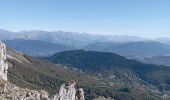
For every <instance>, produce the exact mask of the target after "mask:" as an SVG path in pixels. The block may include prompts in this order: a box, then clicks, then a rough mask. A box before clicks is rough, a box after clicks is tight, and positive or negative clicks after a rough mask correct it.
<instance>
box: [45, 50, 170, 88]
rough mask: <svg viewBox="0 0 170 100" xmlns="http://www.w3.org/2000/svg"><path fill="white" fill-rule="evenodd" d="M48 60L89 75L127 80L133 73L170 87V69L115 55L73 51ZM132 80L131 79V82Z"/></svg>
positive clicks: (146, 79) (146, 80) (57, 54)
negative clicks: (114, 76) (112, 76)
mask: <svg viewBox="0 0 170 100" xmlns="http://www.w3.org/2000/svg"><path fill="white" fill-rule="evenodd" d="M46 59H47V60H48V61H50V62H52V63H56V64H64V65H66V66H69V67H72V68H73V69H74V68H77V69H81V70H83V71H85V72H88V73H93V74H94V73H95V74H99V73H100V74H104V75H106V76H110V75H116V77H119V78H123V79H124V78H125V79H126V80H127V79H128V78H129V77H128V78H127V75H128V74H130V73H131V74H132V75H133V74H134V75H135V76H136V77H137V78H140V79H142V80H144V81H145V82H149V83H151V84H154V85H157V86H159V85H161V84H168V85H169V80H170V74H169V71H170V68H169V67H166V66H158V65H151V64H144V63H141V62H138V61H135V60H130V59H126V58H125V57H122V56H119V55H117V54H113V53H107V52H96V51H84V50H73V51H65V52H60V53H56V54H55V55H53V56H51V57H49V58H46ZM132 79H133V78H129V80H132Z"/></svg>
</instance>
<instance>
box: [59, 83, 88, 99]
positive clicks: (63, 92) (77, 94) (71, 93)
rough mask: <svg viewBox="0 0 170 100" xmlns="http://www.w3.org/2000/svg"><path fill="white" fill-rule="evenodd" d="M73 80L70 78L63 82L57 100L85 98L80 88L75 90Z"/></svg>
mask: <svg viewBox="0 0 170 100" xmlns="http://www.w3.org/2000/svg"><path fill="white" fill-rule="evenodd" d="M75 85H76V83H75V81H74V80H71V81H70V82H69V83H67V84H63V85H62V86H61V87H60V90H59V100H85V99H84V91H83V89H82V88H80V89H78V90H77V91H76V89H75Z"/></svg>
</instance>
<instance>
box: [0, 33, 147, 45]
mask: <svg viewBox="0 0 170 100" xmlns="http://www.w3.org/2000/svg"><path fill="white" fill-rule="evenodd" d="M0 36H1V37H0V39H1V40H13V39H27V40H41V41H47V42H51V43H62V44H65V45H67V46H71V47H76V48H82V47H84V46H86V45H88V44H92V43H95V42H121V43H122V42H123V43H124V42H132V41H141V40H145V39H143V38H139V37H136V36H107V35H94V34H88V33H75V32H64V31H57V32H47V31H37V30H36V31H22V32H10V31H6V30H0Z"/></svg>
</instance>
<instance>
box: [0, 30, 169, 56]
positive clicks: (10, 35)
mask: <svg viewBox="0 0 170 100" xmlns="http://www.w3.org/2000/svg"><path fill="white" fill-rule="evenodd" d="M0 39H1V40H3V41H4V42H5V43H6V44H7V45H8V46H9V47H11V48H14V49H16V50H18V51H20V52H22V53H24V54H27V55H30V56H50V55H53V54H55V53H57V52H62V51H67V50H76V49H85V50H91V51H102V52H112V53H116V54H119V55H121V56H125V57H128V58H134V57H144V58H146V57H152V56H168V55H170V45H169V42H168V40H170V39H168V38H166V39H157V40H155V41H150V40H146V39H143V38H139V37H134V36H107V35H106V36H105V35H94V34H87V33H74V32H64V31H58V32H47V31H22V32H10V31H6V30H0ZM157 41H158V42H157ZM165 41H166V42H165Z"/></svg>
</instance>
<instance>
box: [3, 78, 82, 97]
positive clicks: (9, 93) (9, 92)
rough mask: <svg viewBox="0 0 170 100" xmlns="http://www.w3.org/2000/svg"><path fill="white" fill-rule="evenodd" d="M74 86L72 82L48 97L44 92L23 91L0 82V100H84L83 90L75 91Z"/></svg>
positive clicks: (12, 85) (7, 83)
mask: <svg viewBox="0 0 170 100" xmlns="http://www.w3.org/2000/svg"><path fill="white" fill-rule="evenodd" d="M74 86H75V82H74V81H73V80H72V81H70V82H69V83H67V84H63V85H62V86H61V88H60V90H59V94H56V95H54V96H52V97H49V94H48V92H46V91H44V90H40V91H37V90H30V89H24V88H20V87H18V86H16V85H14V84H11V83H9V82H7V81H4V80H0V100H85V99H84V91H83V89H82V88H80V89H78V90H77V91H76V89H75V87H74Z"/></svg>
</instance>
